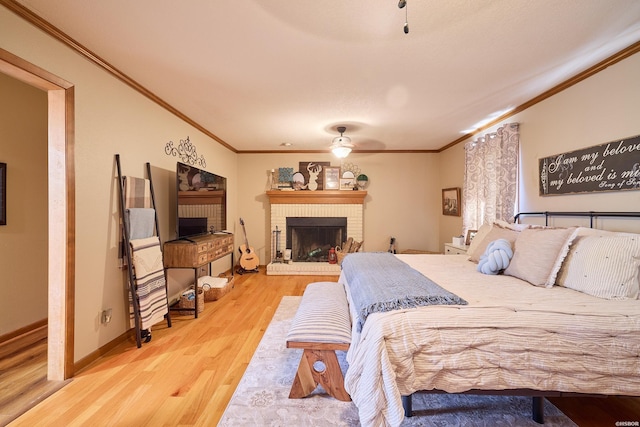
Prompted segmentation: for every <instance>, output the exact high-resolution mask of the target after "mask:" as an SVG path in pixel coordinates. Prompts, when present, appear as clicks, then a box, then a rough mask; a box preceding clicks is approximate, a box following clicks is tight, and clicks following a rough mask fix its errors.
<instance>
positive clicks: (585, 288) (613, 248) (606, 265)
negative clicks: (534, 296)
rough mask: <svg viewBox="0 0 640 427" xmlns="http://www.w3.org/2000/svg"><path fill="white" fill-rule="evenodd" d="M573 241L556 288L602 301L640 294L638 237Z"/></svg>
mask: <svg viewBox="0 0 640 427" xmlns="http://www.w3.org/2000/svg"><path fill="white" fill-rule="evenodd" d="M597 234H598V233H594V235H590V236H588V235H583V236H579V237H578V238H576V240H575V242H574V244H573V245H572V247H571V250H570V251H569V255H568V256H567V258H566V259H565V262H564V265H563V266H562V269H561V270H560V273H559V274H558V280H557V284H558V285H560V286H565V287H567V288H570V289H574V290H576V291H580V292H584V293H586V294H589V295H593V296H595V297H599V298H605V299H637V298H638V296H639V294H640V284H639V282H638V276H639V272H640V234H635V235H634V234H631V233H606V232H605V233H604V235H597Z"/></svg>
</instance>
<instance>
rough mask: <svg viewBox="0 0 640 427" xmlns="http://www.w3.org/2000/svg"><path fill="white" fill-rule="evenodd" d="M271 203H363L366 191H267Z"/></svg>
mask: <svg viewBox="0 0 640 427" xmlns="http://www.w3.org/2000/svg"><path fill="white" fill-rule="evenodd" d="M267 196H268V197H269V202H270V203H271V204H285V205H286V204H307V205H308V204H324V203H327V204H344V205H349V204H351V205H354V204H358V205H361V204H364V198H365V197H366V196H367V192H366V191H364V190H359V191H340V190H324V191H278V190H275V191H267Z"/></svg>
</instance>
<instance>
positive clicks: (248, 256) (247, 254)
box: [240, 218, 260, 271]
mask: <svg viewBox="0 0 640 427" xmlns="http://www.w3.org/2000/svg"><path fill="white" fill-rule="evenodd" d="M240 224H241V225H242V232H243V233H244V243H243V244H242V245H240V267H242V269H243V270H247V271H249V270H256V269H257V268H258V266H259V265H260V259H259V258H258V255H256V253H255V251H254V250H253V248H252V247H251V246H249V240H248V239H247V231H246V230H245V228H244V221H243V220H242V218H240Z"/></svg>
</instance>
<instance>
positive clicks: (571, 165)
mask: <svg viewBox="0 0 640 427" xmlns="http://www.w3.org/2000/svg"><path fill="white" fill-rule="evenodd" d="M538 165H539V171H540V195H541V196H551V195H557V194H572V193H593V192H599V191H622V190H640V135H638V136H634V137H632V138H626V139H621V140H618V141H614V142H607V143H605V144H601V145H596V146H593V147H588V148H583V149H581V150H576V151H571V152H568V153H563V154H559V155H555V156H550V157H545V158H543V159H540V160H539V164H538Z"/></svg>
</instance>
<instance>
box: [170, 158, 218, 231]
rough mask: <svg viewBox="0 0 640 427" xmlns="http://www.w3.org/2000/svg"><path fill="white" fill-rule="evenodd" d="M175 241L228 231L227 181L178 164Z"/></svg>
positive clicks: (202, 170) (195, 168)
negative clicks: (176, 238)
mask: <svg viewBox="0 0 640 427" xmlns="http://www.w3.org/2000/svg"><path fill="white" fill-rule="evenodd" d="M176 186H177V194H178V203H177V206H178V209H177V220H176V227H177V230H176V234H177V236H178V238H183V237H189V236H196V235H199V234H204V233H209V232H216V231H222V230H225V229H226V228H227V179H226V178H225V177H222V176H219V175H216V174H213V173H211V172H207V171H205V170H204V169H200V168H197V167H195V166H191V165H187V164H185V163H180V162H178V165H177V167H176Z"/></svg>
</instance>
